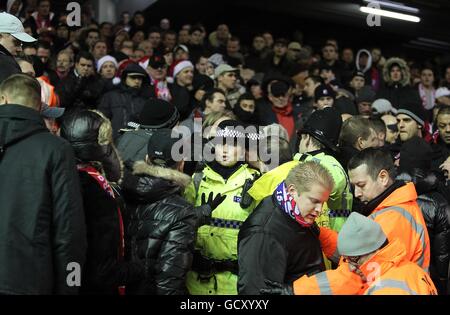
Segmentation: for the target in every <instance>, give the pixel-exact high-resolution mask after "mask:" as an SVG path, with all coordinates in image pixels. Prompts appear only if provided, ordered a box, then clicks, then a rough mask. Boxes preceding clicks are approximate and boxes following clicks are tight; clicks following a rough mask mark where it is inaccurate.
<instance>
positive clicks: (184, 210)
mask: <svg viewBox="0 0 450 315" xmlns="http://www.w3.org/2000/svg"><path fill="white" fill-rule="evenodd" d="M135 175H137V176H135ZM190 181H191V178H190V177H189V176H187V175H185V174H183V173H180V172H178V171H175V170H172V169H166V168H161V167H157V166H151V165H148V164H146V163H145V162H143V161H141V162H136V163H135V165H134V167H133V174H129V173H127V172H126V173H125V178H124V181H123V184H122V187H123V192H124V197H125V200H126V202H127V206H129V207H130V210H131V209H135V210H134V214H133V216H132V218H131V223H130V225H129V227H128V232H129V238H130V250H131V255H132V257H133V259H135V260H142V261H144V263H145V266H146V270H147V276H146V278H145V279H144V280H143V281H142V282H141V283H140V285H137V286H129V287H128V289H127V292H128V293H129V294H158V295H167V294H177V295H180V294H186V293H187V290H186V286H185V280H186V274H187V272H188V270H189V269H190V267H191V264H192V254H193V251H194V242H195V236H196V231H197V224H198V223H197V216H196V214H195V213H194V211H193V206H192V205H191V204H189V203H188V202H187V201H186V200H185V199H184V198H183V197H182V196H181V193H182V191H183V190H184V188H185V187H186V186H187V185H188V184H189V183H190Z"/></svg>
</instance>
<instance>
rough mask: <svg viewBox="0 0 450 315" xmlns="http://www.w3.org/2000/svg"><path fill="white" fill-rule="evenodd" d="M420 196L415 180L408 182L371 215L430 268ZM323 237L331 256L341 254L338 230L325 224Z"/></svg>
mask: <svg viewBox="0 0 450 315" xmlns="http://www.w3.org/2000/svg"><path fill="white" fill-rule="evenodd" d="M416 200H417V193H416V189H415V187H414V184H413V183H407V184H406V185H404V186H402V187H400V188H398V189H396V190H395V191H394V192H392V194H390V195H389V196H388V197H387V198H386V199H385V200H383V201H382V202H381V203H380V204H379V205H378V207H377V208H376V209H375V210H374V211H373V212H372V214H371V215H370V216H369V218H371V219H373V220H374V221H376V222H378V223H379V224H380V225H381V228H382V229H383V232H384V233H385V234H386V236H387V238H388V240H389V241H390V242H392V241H393V240H394V239H399V240H400V241H401V243H402V244H403V245H404V246H405V248H406V258H407V259H408V260H409V261H412V262H415V263H417V264H418V265H419V266H420V267H422V268H423V269H424V270H425V271H426V272H428V269H429V266H430V240H429V237H428V231H427V228H426V225H425V220H424V218H423V215H422V212H421V211H420V209H419V206H418V205H417V202H416ZM319 239H320V242H321V244H322V249H323V251H324V253H325V255H326V256H327V257H329V258H331V257H333V256H334V257H337V256H338V255H337V233H336V232H335V231H332V230H330V229H327V228H321V229H320V235H319Z"/></svg>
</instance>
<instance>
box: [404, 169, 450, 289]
mask: <svg viewBox="0 0 450 315" xmlns="http://www.w3.org/2000/svg"><path fill="white" fill-rule="evenodd" d="M399 176H400V177H401V178H402V179H408V180H411V181H412V182H413V183H414V184H415V186H416V190H417V195H418V198H417V203H418V205H419V208H420V210H422V214H423V218H424V219H425V223H426V225H427V230H428V235H429V237H430V248H431V257H430V258H431V261H430V275H431V279H432V280H433V282H434V284H435V285H436V288H437V289H438V291H439V294H445V293H446V288H447V282H448V281H449V278H448V271H449V270H448V268H449V261H450V205H449V204H448V202H447V201H446V200H445V198H444V197H443V196H442V195H441V194H440V193H439V191H438V179H437V177H436V176H435V175H434V174H433V173H429V174H426V173H424V172H422V171H420V170H418V169H414V170H413V171H412V174H407V173H402V174H400V175H399Z"/></svg>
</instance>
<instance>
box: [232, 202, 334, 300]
mask: <svg viewBox="0 0 450 315" xmlns="http://www.w3.org/2000/svg"><path fill="white" fill-rule="evenodd" d="M318 236H319V229H318V227H317V225H315V224H314V225H313V226H312V227H310V228H305V227H302V226H300V225H299V224H298V223H297V222H296V221H294V220H293V219H292V218H290V217H289V216H288V215H287V214H285V213H284V212H283V210H281V209H279V207H278V205H277V204H276V201H275V197H274V196H269V197H266V198H265V199H264V200H263V201H262V202H261V203H260V204H259V205H258V207H257V208H256V209H255V210H254V211H253V213H252V214H251V215H250V216H249V217H248V218H247V220H246V221H245V222H244V224H243V226H242V227H241V229H240V231H239V236H238V258H239V281H238V291H239V294H247V295H255V294H259V290H260V289H261V288H264V287H265V286H266V285H265V283H264V279H269V280H272V281H277V282H280V283H292V282H293V281H294V280H296V279H298V278H300V277H301V276H303V275H308V276H310V275H313V274H315V273H318V272H321V271H324V270H325V266H324V262H323V254H322V250H321V247H320V242H319V239H318Z"/></svg>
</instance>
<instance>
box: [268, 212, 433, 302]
mask: <svg viewBox="0 0 450 315" xmlns="http://www.w3.org/2000/svg"><path fill="white" fill-rule="evenodd" d="M338 247H339V252H340V253H342V254H343V255H344V256H345V259H343V262H342V263H341V264H340V265H339V267H338V269H336V270H328V271H325V272H321V273H318V274H315V275H314V276H311V277H308V276H303V277H301V278H300V279H298V280H297V281H296V282H295V283H294V286H293V288H290V287H289V286H286V285H282V284H280V283H274V282H271V281H266V283H267V284H268V285H269V287H270V288H271V289H263V290H262V293H269V294H296V295H338V294H365V295H437V290H436V288H435V286H434V284H433V281H432V280H431V278H430V277H429V275H428V273H426V272H425V271H424V270H423V269H422V268H421V267H419V266H418V265H417V264H415V263H413V262H411V261H409V260H408V259H407V258H406V250H405V248H404V246H403V244H402V243H401V242H400V240H398V239H395V240H394V241H392V242H389V241H388V240H387V238H386V235H385V234H384V232H383V230H382V228H381V226H380V224H378V223H376V222H375V221H373V220H371V219H369V218H366V217H364V216H362V215H360V214H359V213H352V214H351V215H350V217H349V218H348V220H347V222H346V223H345V224H344V226H343V228H342V230H341V232H340V233H339V240H338Z"/></svg>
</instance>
